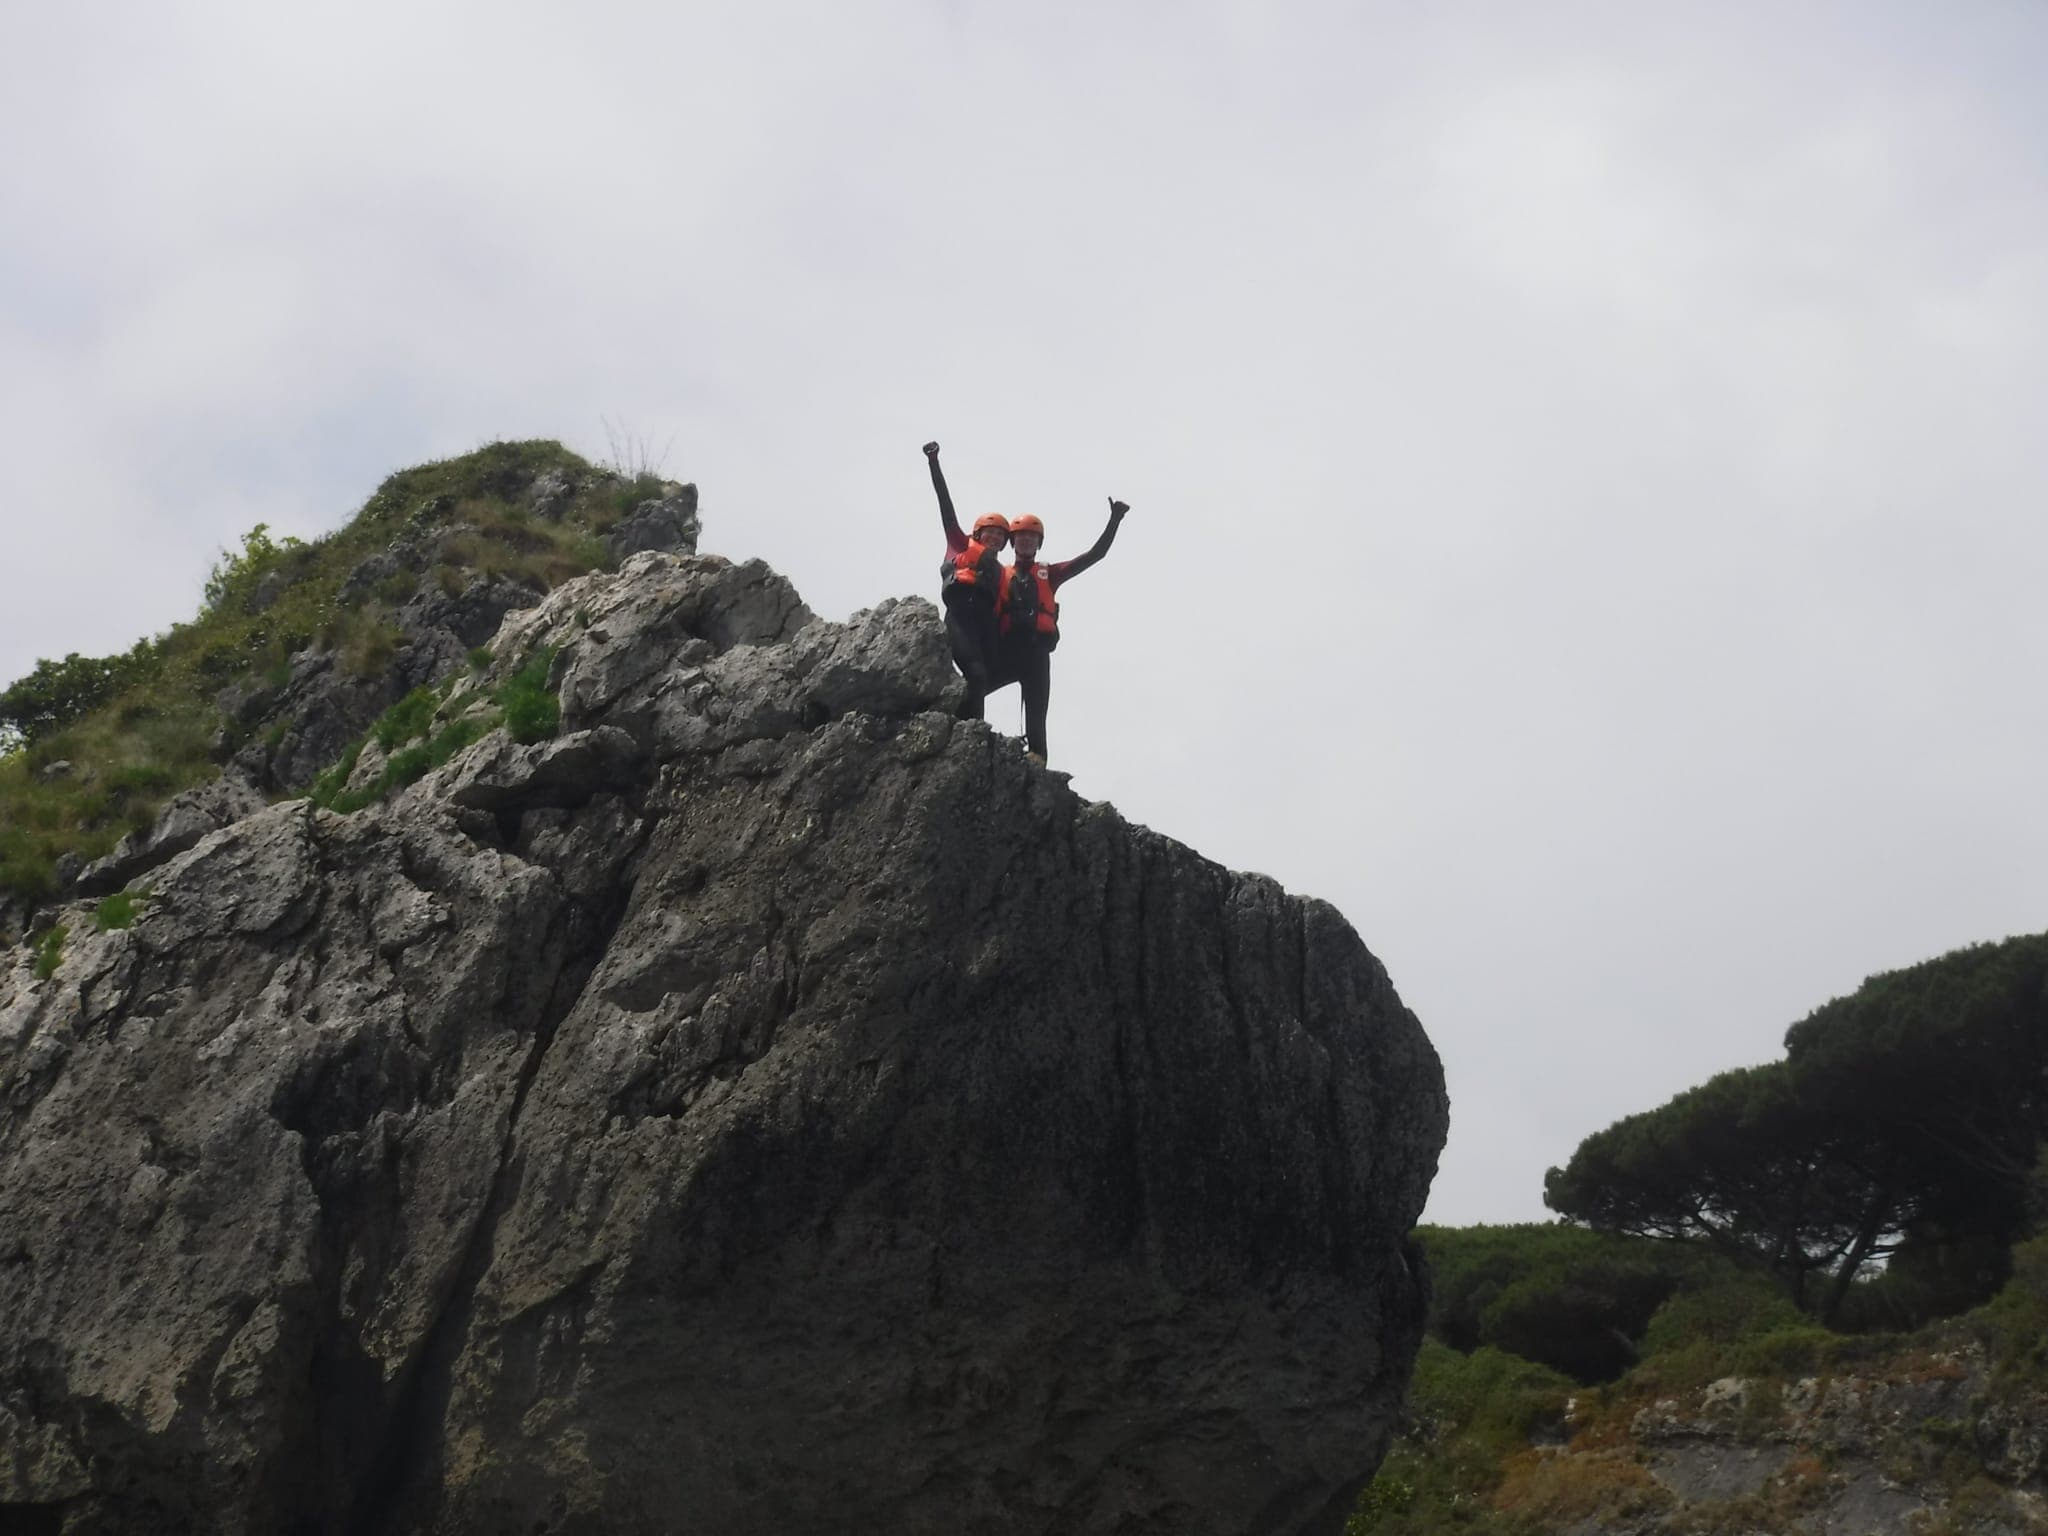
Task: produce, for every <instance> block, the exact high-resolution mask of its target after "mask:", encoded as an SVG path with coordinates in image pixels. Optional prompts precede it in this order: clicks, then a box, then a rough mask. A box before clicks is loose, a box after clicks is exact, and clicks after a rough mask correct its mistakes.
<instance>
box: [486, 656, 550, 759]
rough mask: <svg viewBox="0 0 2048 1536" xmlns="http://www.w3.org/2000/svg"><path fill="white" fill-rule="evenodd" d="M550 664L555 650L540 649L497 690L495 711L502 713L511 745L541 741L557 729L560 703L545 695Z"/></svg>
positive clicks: (547, 693)
mask: <svg viewBox="0 0 2048 1536" xmlns="http://www.w3.org/2000/svg"><path fill="white" fill-rule="evenodd" d="M554 664H555V648H554V647H553V646H551V645H544V646H541V647H540V648H539V649H538V650H536V651H535V652H534V653H533V654H532V655H531V656H529V657H527V658H526V660H525V662H524V663H523V664H522V665H521V666H520V668H519V670H518V671H517V672H515V673H513V674H512V676H511V677H510V678H509V679H507V681H506V683H505V685H504V686H503V687H502V688H500V689H499V690H498V695H497V698H498V707H499V708H500V709H502V710H504V711H505V728H506V729H507V730H508V731H510V732H511V733H512V739H513V740H514V741H518V742H533V741H545V740H547V739H548V738H549V737H550V736H552V735H554V734H555V732H556V731H557V730H558V729H559V728H560V727H561V723H562V705H561V701H560V700H559V699H557V698H556V697H555V695H554V694H552V693H550V692H548V673H549V671H550V670H551V669H552V668H553V666H554Z"/></svg>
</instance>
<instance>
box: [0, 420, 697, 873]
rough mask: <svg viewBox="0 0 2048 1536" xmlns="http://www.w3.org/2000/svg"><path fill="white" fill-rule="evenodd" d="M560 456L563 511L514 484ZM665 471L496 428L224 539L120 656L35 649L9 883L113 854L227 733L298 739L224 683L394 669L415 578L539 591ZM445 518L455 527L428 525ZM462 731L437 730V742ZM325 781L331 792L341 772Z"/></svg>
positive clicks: (14, 756) (17, 701) (198, 777)
mask: <svg viewBox="0 0 2048 1536" xmlns="http://www.w3.org/2000/svg"><path fill="white" fill-rule="evenodd" d="M548 470H561V471H563V472H565V473H566V474H567V475H569V476H570V477H571V478H572V479H573V480H575V481H577V482H579V483H580V484H581V485H582V487H583V489H582V490H581V491H580V492H579V493H577V494H576V495H575V496H574V497H573V498H572V499H571V500H570V501H569V502H568V504H567V505H566V507H565V508H564V510H563V512H562V514H561V516H560V517H559V519H556V520H552V521H551V520H548V519H542V518H537V517H533V516H531V515H529V514H528V512H527V511H526V509H525V508H524V506H522V505H521V504H520V503H519V501H518V500H517V499H516V498H518V497H520V496H521V495H522V494H523V493H524V491H525V489H526V488H527V486H529V485H530V484H531V483H532V481H533V479H534V477H535V476H537V475H539V474H541V473H543V472H545V471H548ZM660 484H661V482H660V481H659V480H657V479H652V478H649V479H648V480H647V481H646V482H645V483H641V482H635V483H634V484H633V485H631V486H628V487H624V488H621V487H619V486H618V484H617V482H615V481H612V480H609V479H606V478H604V477H603V476H601V475H599V474H597V473H596V472H594V471H593V470H592V468H591V466H590V465H589V464H587V463H586V462H584V461H583V460H582V459H580V458H578V457H577V456H576V455H574V454H572V453H570V452H568V451H567V450H566V449H564V448H562V447H561V446H560V445H559V444H557V443H551V442H522V443H494V444H492V445H490V446H489V447H486V448H481V449H479V450H477V451H476V452H475V453H471V454H467V455H464V456H463V457H461V458H457V459H450V460H446V461H444V462H441V463H435V464H426V465H421V466H419V467H418V468H415V469H408V470H403V471H401V472H399V473H398V474H395V475H393V476H391V477H390V479H388V480H386V481H385V482H384V484H383V485H382V486H380V487H379V488H378V490H377V492H376V494H375V495H373V496H371V497H370V499H369V501H368V502H366V503H365V504H364V506H363V507H362V509H361V511H360V512H359V513H358V514H357V515H356V516H355V518H354V519H352V520H351V521H350V522H349V523H348V524H347V525H346V526H345V527H343V528H341V529H339V530H337V531H336V532H334V533H332V534H329V535H327V536H325V537H323V538H319V539H315V540H311V541H304V542H302V541H300V540H298V539H292V538H283V539H277V538H273V537H272V536H271V534H270V532H269V530H268V528H267V527H265V526H262V525H259V526H258V527H256V528H254V529H252V530H250V532H249V534H248V535H247V536H246V537H245V538H244V539H243V541H242V547H241V548H240V549H239V550H237V551H231V552H224V553H223V554H222V556H221V559H220V561H219V562H218V563H217V564H216V565H215V567H214V569H213V572H212V574H211V575H210V576H209V577H208V578H207V582H206V587H205V591H204V593H203V595H202V605H201V609H200V612H199V614H198V615H197V617H195V618H194V619H193V620H192V621H191V622H190V623H186V624H180V625H177V626H175V627H173V628H172V629H171V630H170V631H169V632H168V633H166V634H162V635H158V636H156V637H154V638H151V639H145V640H142V641H140V642H138V643H137V644H136V645H135V646H133V647H132V648H131V649H129V650H128V651H126V652H124V653H122V654H121V655H118V656H109V657H96V658H94V657H81V656H77V655H71V656H67V657H65V658H64V659H63V660H62V661H47V660H46V661H41V662H38V663H37V665H36V668H35V670H34V671H33V672H31V673H30V674H29V675H28V676H27V677H24V678H22V679H21V680H20V681H18V682H16V683H15V684H14V685H13V686H11V687H9V688H7V689H6V690H5V691H4V692H0V894H11V895H14V896H16V897H25V898H27V899H29V900H30V901H36V900H40V899H41V898H43V897H44V896H46V895H47V894H48V893H49V892H50V891H51V890H52V889H53V888H54V885H55V880H56V869H57V864H58V861H59V860H60V859H62V858H63V857H64V856H65V855H67V854H76V855H78V856H79V857H81V858H83V859H86V860H91V859H95V858H99V857H101V856H103V855H105V854H106V853H108V852H110V851H111V850H112V849H113V846H114V845H115V844H116V843H117V842H119V841H120V839H121V838H122V837H123V836H124V835H125V834H126V833H128V832H129V831H130V830H132V829H135V828H139V827H146V826H148V825H149V824H150V822H151V821H152V820H153V819H154V818H155V815H156V813H157V811H158V810H159V809H160V808H161V807H162V804H163V802H164V801H165V800H166V799H168V798H169V797H170V796H172V795H174V794H177V793H178V792H179V791H181V790H185V789H189V788H191V787H192V786H194V785H196V784H201V783H204V782H205V781H206V780H207V779H209V778H211V777H212V776H213V775H214V774H215V772H216V771H217V761H218V753H217V751H216V741H217V740H218V741H219V742H220V745H221V746H222V747H223V748H225V749H227V750H232V749H234V748H235V747H237V746H239V745H240V744H241V742H242V740H243V739H245V737H246V734H247V733H249V732H251V731H255V730H260V729H264V728H265V727H267V730H265V734H266V735H267V736H268V737H270V738H271V739H273V742H275V741H281V740H282V739H283V736H284V735H285V734H286V733H287V731H288V728H289V722H287V721H263V720H262V717H261V712H260V710H259V711H256V712H254V714H255V718H256V719H257V721H258V724H257V725H255V726H250V725H245V724H243V723H241V722H240V721H238V720H235V719H231V718H229V717H227V716H225V715H223V713H222V711H221V708H220V706H219V704H218V703H217V702H216V701H217V700H218V699H219V698H220V697H221V696H222V694H223V693H224V691H227V692H231V691H234V690H240V691H242V693H243V694H244V696H253V695H258V694H260V693H262V692H263V691H266V690H269V691H274V690H276V689H278V688H280V687H282V686H283V685H284V684H285V683H286V682H287V681H288V680H289V677H290V673H291V658H292V657H293V656H294V655H296V654H297V653H299V652H301V651H304V650H307V649H309V648H317V649H320V650H324V651H328V652H331V653H333V654H334V655H335V656H336V659H337V665H338V666H340V667H341V668H343V669H344V670H345V671H347V672H348V673H351V674H353V675H356V676H362V677H375V676H380V675H382V673H383V672H384V669H385V668H386V667H387V666H388V665H389V664H390V662H391V659H392V657H393V656H394V655H396V653H397V651H398V649H399V647H400V646H401V645H402V644H403V638H404V637H403V634H402V632H401V630H400V629H399V627H398V624H397V610H398V608H399V607H400V606H401V605H403V604H404V603H405V602H406V601H408V600H409V599H411V598H412V597H413V595H414V594H415V593H416V592H417V591H419V590H421V589H422V588H427V589H430V590H440V591H444V592H448V593H450V594H459V593H460V592H461V591H462V590H463V589H464V588H465V587H466V586H467V585H468V584H469V583H470V582H471V581H473V580H474V579H476V578H477V577H478V576H479V575H481V576H485V577H489V578H495V579H501V580H506V581H513V582H517V583H519V584H521V585H524V586H528V587H531V588H533V589H535V590H537V591H541V590H546V589H548V588H550V587H553V586H554V585H556V584H558V583H560V582H562V581H564V580H567V579H568V578H570V577H572V576H577V575H581V574H583V573H584V572H586V571H589V570H591V569H593V568H595V567H597V566H598V565H600V564H602V563H603V560H604V551H603V545H602V535H603V534H604V532H605V531H606V530H607V529H609V528H610V527H611V526H612V525H613V524H614V523H616V522H617V520H618V518H619V516H620V515H621V512H622V510H628V509H630V507H631V506H632V505H635V504H637V502H638V501H641V500H645V499H646V498H647V497H648V496H650V495H657V494H659V487H660ZM435 529H446V530H449V531H448V532H445V533H442V534H441V535H439V536H438V537H427V538H426V539H425V542H424V543H423V542H422V536H427V535H430V534H431V532H432V530H435ZM402 541H410V543H409V544H408V545H407V546H406V547H409V548H412V549H414V550H416V551H417V552H418V562H419V564H420V565H421V567H422V568H421V569H410V568H401V569H399V570H397V571H395V572H393V573H391V574H388V575H386V576H384V577H382V578H380V579H378V580H376V581H374V582H371V583H369V588H368V590H363V589H361V586H360V585H358V586H356V587H351V586H349V585H348V578H349V576H350V575H351V573H352V572H354V571H355V570H356V569H357V568H358V567H359V566H360V565H361V564H362V562H363V561H364V560H365V559H366V558H368V557H369V556H371V555H373V554H379V553H381V552H383V551H385V550H387V549H390V548H392V547H393V546H394V545H396V544H400V543H401V542H402ZM544 695H545V679H544V677H543V679H542V680H541V683H540V684H539V685H537V686H535V687H534V688H532V689H531V690H529V692H528V693H527V694H525V695H522V699H521V702H520V703H519V705H518V706H517V707H518V710H519V720H520V725H519V727H518V728H519V729H521V730H524V731H527V732H529V733H533V732H538V733H540V734H547V733H549V732H551V731H552V729H553V727H552V725H548V724H546V723H545V717H546V714H547V709H548V707H549V706H548V705H547V704H544V703H543V702H542V699H543V696H544ZM419 707H421V706H419V705H418V704H415V705H414V708H415V709H416V710H417V709H418V708H419ZM506 707H507V713H508V715H509V714H510V713H511V712H512V711H511V707H509V706H506ZM400 728H402V727H401V726H394V727H393V729H400ZM405 739H406V740H412V739H415V737H407V738H405ZM452 739H454V738H446V739H444V738H443V737H441V736H436V737H435V738H434V739H433V740H432V741H431V742H429V743H427V744H426V745H427V757H428V758H429V759H431V758H432V757H433V755H434V754H435V753H436V752H444V751H446V750H447V747H446V740H452ZM387 750H389V748H387ZM443 760H445V758H444V759H443ZM418 761H419V759H417V758H414V759H409V760H408V765H407V771H411V769H412V768H413V767H415V766H417V763H418ZM57 764H68V765H69V767H68V768H54V769H53V765H57ZM336 766H337V768H339V767H341V765H339V764H337V765H336ZM349 767H350V768H351V769H352V768H353V763H351V764H349ZM420 771H424V770H420ZM330 777H331V775H330ZM342 778H343V779H345V778H346V773H343V775H342ZM325 782H326V781H325V780H323V784H324V783H325ZM327 790H328V798H329V799H331V798H333V796H334V795H335V794H338V793H339V785H338V784H333V785H327ZM320 795H321V790H320V789H319V788H318V787H316V789H315V798H320Z"/></svg>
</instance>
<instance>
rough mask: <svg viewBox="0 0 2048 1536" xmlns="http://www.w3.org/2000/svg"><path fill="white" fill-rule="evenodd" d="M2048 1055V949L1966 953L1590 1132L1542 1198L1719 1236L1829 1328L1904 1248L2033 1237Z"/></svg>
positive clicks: (1643, 1232)
mask: <svg viewBox="0 0 2048 1536" xmlns="http://www.w3.org/2000/svg"><path fill="white" fill-rule="evenodd" d="M2044 1053H2048V935H2040V936H2035V937H2031V938H2021V939H2011V940H2008V941H2006V942H2004V943H2002V944H1985V945H1978V946H1975V947H1974V948H1970V949H1965V950H1958V951H1956V952H1955V953H1953V954H1949V955H1944V956H1942V957H1941V958H1940V959H1938V960H1932V961H1929V962H1927V963H1926V964H1924V965H1919V966H1914V967H1912V968H1911V969H1908V970H1904V971H1896V972H1891V973H1887V974H1885V975H1880V976H1875V977H1872V978H1871V979H1870V980H1868V981H1866V982H1865V983H1864V984H1863V986H1862V987H1860V988H1859V989H1858V990H1857V991H1856V992H1855V993H1854V994H1852V995H1851V996H1849V997H1845V998H1838V999H1836V1000H1835V1001H1833V1002H1830V1003H1828V1004H1827V1005H1826V1006H1824V1007H1822V1008H1820V1009H1817V1010H1816V1011H1815V1012H1814V1013H1813V1014H1811V1015H1809V1016H1808V1017H1807V1018H1806V1019H1804V1020H1802V1021H1801V1022H1799V1023H1798V1024H1795V1025H1794V1026H1793V1027H1792V1029H1791V1030H1790V1031H1789V1032H1788V1034H1787V1036H1786V1056H1785V1059H1784V1060H1782V1061H1778V1062H1772V1063H1769V1064H1767V1065H1764V1066H1758V1067H1746V1068H1742V1069H1740V1070H1737V1071H1733V1072H1724V1073H1722V1074H1721V1075H1719V1076H1718V1077H1715V1078H1713V1079H1711V1080H1710V1081H1708V1082H1706V1083H1704V1084H1702V1085H1700V1086H1699V1087H1697V1088H1692V1089H1688V1090H1687V1091H1686V1092H1684V1093H1681V1094H1679V1095H1678V1096H1677V1097H1676V1098H1674V1099H1672V1100H1671V1101H1670V1102H1668V1103H1666V1104H1664V1105H1662V1106H1660V1107H1659V1108H1657V1109H1653V1110H1648V1111H1645V1112H1643V1113H1641V1114H1636V1115H1631V1116H1629V1117H1628V1118H1626V1119H1624V1120H1621V1121H1618V1122H1617V1123H1616V1124H1614V1125H1612V1126H1609V1127H1608V1128H1607V1129H1606V1130H1604V1131H1601V1132H1599V1133H1597V1134H1595V1135H1593V1136H1590V1137H1588V1138H1587V1139H1586V1140H1585V1141H1584V1142H1583V1143H1581V1144H1580V1146H1579V1148H1578V1150H1577V1151H1576V1152H1575V1153H1574V1154H1573V1156H1572V1159H1571V1161H1570V1162H1569V1163H1568V1164H1566V1166H1565V1167H1563V1168H1553V1169H1551V1170H1550V1172H1549V1174H1548V1175H1547V1176H1546V1178H1545V1180H1544V1200H1545V1202H1546V1203H1547V1204H1548V1205H1549V1206H1550V1207H1551V1208H1552V1209H1553V1210H1556V1211H1558V1212H1559V1213H1560V1214H1562V1215H1564V1216H1566V1217H1568V1218H1570V1219H1571V1220H1574V1221H1578V1222H1581V1223H1584V1224H1585V1225H1587V1226H1590V1227H1593V1228H1595V1229H1597V1230H1600V1231H1609V1232H1622V1233H1633V1234H1636V1235H1640V1236H1645V1237H1657V1238H1674V1239H1675V1238H1693V1239H1701V1240H1704V1241H1706V1242H1708V1243H1711V1244H1712V1245H1714V1246H1716V1247H1718V1248H1720V1249H1722V1250H1723V1251H1726V1252H1728V1253H1731V1254H1733V1255H1735V1256H1737V1257H1739V1258H1741V1259H1743V1260H1745V1261H1747V1262H1751V1263H1755V1264H1759V1265H1762V1266H1764V1267H1766V1268H1768V1269H1769V1270H1771V1271H1772V1272H1773V1273H1775V1274H1777V1275H1778V1276H1779V1277H1780V1278H1781V1279H1782V1280H1783V1281H1784V1282H1785V1284H1786V1286H1787V1288H1788V1289H1789V1291H1790V1292H1791V1294H1792V1296H1793V1298H1794V1300H1796V1301H1798V1302H1799V1303H1800V1305H1802V1306H1807V1307H1811V1308H1814V1309H1816V1310H1818V1311H1820V1312H1821V1314H1822V1315H1823V1317H1824V1318H1827V1319H1830V1320H1832V1319H1833V1317H1834V1316H1835V1314H1836V1313H1837V1311H1838V1310H1839V1308H1840V1306H1841V1303H1842V1301H1843V1298H1844V1297H1845V1295H1846V1294H1847V1291H1848V1288H1849V1286H1850V1284H1851V1282H1852V1281H1854V1279H1855V1278H1856V1276H1857V1275H1858V1274H1859V1273H1861V1272H1863V1271H1864V1270H1865V1268H1866V1267H1867V1266H1868V1265H1870V1264H1871V1263H1872V1261H1874V1260H1877V1259H1879V1258H1882V1257H1883V1256H1885V1255H1886V1254H1889V1253H1891V1252H1893V1251H1894V1250H1896V1249H1898V1248H1899V1247H1900V1246H1901V1245H1902V1244H1910V1243H1922V1244H1927V1243H1943V1242H1948V1243H1973V1244H1977V1245H1979V1246H1981V1245H1982V1244H1983V1242H1984V1240H1985V1239H1987V1238H1988V1239H1992V1240H1993V1241H1994V1242H1995V1243H1996V1244H1998V1245H2000V1247H2001V1248H2002V1247H2003V1246H2008V1245H2010V1243H2011V1242H2012V1241H2013V1240H2014V1239H2015V1238H2017V1237H2018V1236H2019V1235H2021V1233H2022V1232H2023V1230H2024V1227H2025V1221H2026V1201H2027V1195H2028V1189H2029V1184H2030V1178H2031V1175H2032V1171H2033V1168H2034V1165H2035V1162H2036V1159H2037V1157H2038V1155H2039V1150H2040V1146H2041V1143H2042V1140H2043V1138H2044V1136H2048V1118H2044V1112H2043V1104H2044V1084H2043V1071H2044V1059H2048V1054H2044ZM1817 1277H1826V1279H1827V1282H1828V1283H1827V1285H1826V1287H1825V1289H1824V1290H1818V1291H1817V1290H1816V1289H1815V1287H1814V1285H1813V1282H1814V1280H1815V1279H1816V1278H1817ZM2000 1278H2002V1276H1997V1275H1992V1276H1987V1277H1986V1282H1987V1285H1995V1284H1996V1283H1997V1281H1998V1279H2000Z"/></svg>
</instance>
